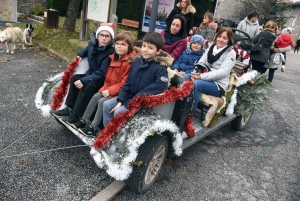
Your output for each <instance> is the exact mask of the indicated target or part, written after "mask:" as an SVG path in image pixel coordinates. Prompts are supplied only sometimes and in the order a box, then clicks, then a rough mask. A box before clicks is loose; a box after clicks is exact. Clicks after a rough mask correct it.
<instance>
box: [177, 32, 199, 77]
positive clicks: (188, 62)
mask: <svg viewBox="0 0 300 201" xmlns="http://www.w3.org/2000/svg"><path fill="white" fill-rule="evenodd" d="M203 45H204V38H203V37H202V36H201V35H198V34H196V35H193V36H192V38H191V41H190V47H188V48H187V49H186V50H185V51H184V52H183V53H182V54H181V55H180V57H179V58H178V59H177V60H176V61H175V62H174V64H173V66H172V69H173V70H174V71H175V72H176V73H177V74H178V75H181V76H184V75H185V74H190V73H191V72H192V71H193V70H194V62H195V61H196V60H199V59H200V58H201V57H202V54H203Z"/></svg>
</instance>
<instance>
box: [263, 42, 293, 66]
mask: <svg viewBox="0 0 300 201" xmlns="http://www.w3.org/2000/svg"><path fill="white" fill-rule="evenodd" d="M291 49H292V47H291V46H288V47H285V48H279V53H276V52H273V51H272V50H273V47H272V48H271V51H272V53H271V56H270V59H269V61H268V62H267V63H266V64H265V65H264V67H265V68H271V69H277V68H278V67H281V65H282V57H281V56H280V55H279V54H280V53H282V52H289V51H291ZM276 56H277V58H279V59H280V61H279V62H277V63H275V62H273V61H274V58H275V57H276Z"/></svg>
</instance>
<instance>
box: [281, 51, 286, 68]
mask: <svg viewBox="0 0 300 201" xmlns="http://www.w3.org/2000/svg"><path fill="white" fill-rule="evenodd" d="M281 53H282V54H283V56H284V61H282V65H285V63H286V53H285V52H281Z"/></svg>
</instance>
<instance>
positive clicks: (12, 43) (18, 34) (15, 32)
mask: <svg viewBox="0 0 300 201" xmlns="http://www.w3.org/2000/svg"><path fill="white" fill-rule="evenodd" d="M6 26H8V27H7V28H6V29H5V30H4V31H2V32H1V33H0V43H2V44H5V46H6V53H9V52H10V53H11V54H14V50H15V49H16V44H17V42H20V43H21V46H22V49H23V50H24V49H26V48H25V47H24V43H23V31H22V30H21V29H20V28H19V27H14V26H12V25H11V24H10V23H6Z"/></svg>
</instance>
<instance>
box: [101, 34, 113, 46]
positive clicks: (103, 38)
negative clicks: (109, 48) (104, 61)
mask: <svg viewBox="0 0 300 201" xmlns="http://www.w3.org/2000/svg"><path fill="white" fill-rule="evenodd" d="M98 41H99V46H106V45H108V43H109V42H110V41H111V35H110V33H109V32H108V31H101V32H100V33H99V34H98Z"/></svg>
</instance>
